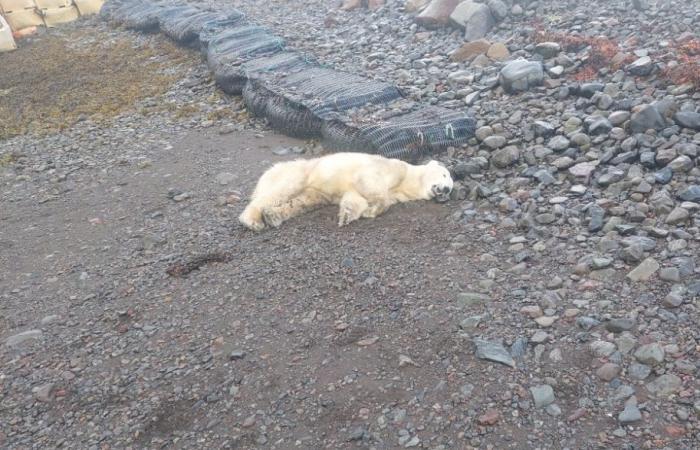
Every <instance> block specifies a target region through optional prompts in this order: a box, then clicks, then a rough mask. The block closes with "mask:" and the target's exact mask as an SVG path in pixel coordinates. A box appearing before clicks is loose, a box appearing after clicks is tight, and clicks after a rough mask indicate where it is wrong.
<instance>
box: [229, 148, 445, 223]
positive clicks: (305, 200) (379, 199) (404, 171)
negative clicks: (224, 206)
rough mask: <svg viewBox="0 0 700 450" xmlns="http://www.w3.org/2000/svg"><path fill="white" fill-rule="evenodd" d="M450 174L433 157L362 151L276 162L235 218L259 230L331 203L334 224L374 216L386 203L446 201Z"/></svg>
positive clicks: (262, 177)
mask: <svg viewBox="0 0 700 450" xmlns="http://www.w3.org/2000/svg"><path fill="white" fill-rule="evenodd" d="M452 185H453V183H452V177H451V176H450V172H449V171H448V170H447V169H446V168H445V167H444V166H442V165H441V164H440V163H438V162H437V161H430V162H428V163H427V164H425V165H420V166H417V165H412V164H408V163H406V162H404V161H401V160H398V159H389V158H385V157H382V156H378V155H370V154H366V153H334V154H330V155H327V156H323V157H320V158H314V159H308V160H303V159H302V160H295V161H287V162H282V163H277V164H275V165H274V166H272V167H271V168H269V169H268V170H267V171H266V172H265V173H264V174H263V175H262V176H261V177H260V180H259V181H258V184H257V186H256V187H255V191H254V192H253V195H252V197H251V201H250V203H249V204H248V206H247V207H246V209H245V210H244V211H243V213H242V214H241V215H240V216H239V218H238V220H239V221H240V222H241V224H243V225H244V226H245V227H247V228H249V229H251V230H255V231H260V230H262V229H263V228H265V226H266V225H267V226H270V227H278V226H280V225H281V224H282V223H283V222H284V221H285V220H288V219H290V218H292V217H294V216H296V215H299V214H301V213H303V212H306V211H309V210H311V209H314V208H316V207H320V206H324V205H330V204H335V205H338V206H339V207H340V210H339V212H338V226H341V227H342V226H343V225H347V224H349V223H350V222H353V221H355V220H357V219H359V218H360V217H366V218H373V217H377V216H378V215H380V214H381V213H383V212H384V211H386V210H387V208H389V207H390V206H391V205H393V204H395V203H399V202H408V201H412V200H429V199H434V200H437V201H447V199H448V198H449V196H450V192H451V191H452Z"/></svg>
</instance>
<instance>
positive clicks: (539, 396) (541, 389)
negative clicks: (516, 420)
mask: <svg viewBox="0 0 700 450" xmlns="http://www.w3.org/2000/svg"><path fill="white" fill-rule="evenodd" d="M530 393H531V394H532V399H533V401H534V402H535V406H536V407H537V408H542V407H543V406H547V405H550V404H552V403H554V389H552V386H550V385H548V384H541V385H538V386H532V387H531V388H530Z"/></svg>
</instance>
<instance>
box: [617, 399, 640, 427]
mask: <svg viewBox="0 0 700 450" xmlns="http://www.w3.org/2000/svg"><path fill="white" fill-rule="evenodd" d="M617 420H618V421H619V422H620V424H622V425H627V424H630V423H634V422H639V421H640V420H642V413H641V411H639V408H637V406H636V405H631V404H628V405H626V406H625V409H624V410H623V411H622V412H621V413H620V415H619V416H617Z"/></svg>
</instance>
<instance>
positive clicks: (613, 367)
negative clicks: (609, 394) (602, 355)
mask: <svg viewBox="0 0 700 450" xmlns="http://www.w3.org/2000/svg"><path fill="white" fill-rule="evenodd" d="M595 373H596V375H598V378H600V379H601V380H603V381H611V380H612V379H613V378H615V377H616V376H618V375H619V374H620V366H618V365H617V364H613V363H605V364H603V365H602V366H600V367H599V368H598V370H596V372H595Z"/></svg>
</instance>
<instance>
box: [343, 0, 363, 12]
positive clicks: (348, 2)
mask: <svg viewBox="0 0 700 450" xmlns="http://www.w3.org/2000/svg"><path fill="white" fill-rule="evenodd" d="M360 6H362V0H344V1H343V6H341V7H340V9H342V10H343V11H352V10H353V9H357V8H359V7H360Z"/></svg>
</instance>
